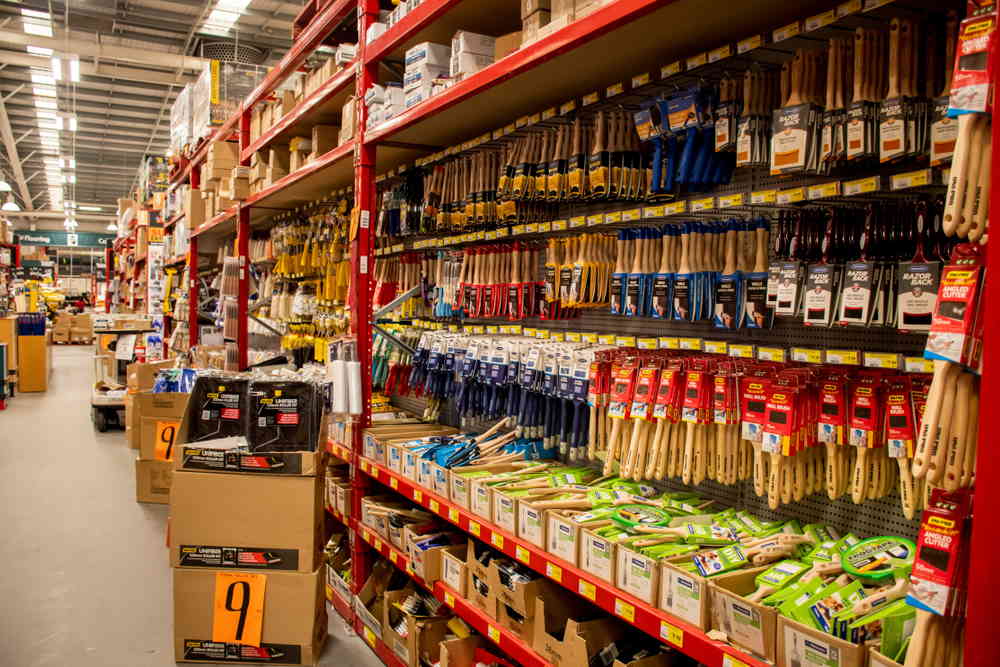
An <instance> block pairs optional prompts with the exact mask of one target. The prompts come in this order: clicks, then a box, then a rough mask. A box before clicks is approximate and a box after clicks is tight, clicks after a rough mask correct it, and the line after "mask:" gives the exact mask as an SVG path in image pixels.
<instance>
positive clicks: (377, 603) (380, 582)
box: [354, 560, 392, 639]
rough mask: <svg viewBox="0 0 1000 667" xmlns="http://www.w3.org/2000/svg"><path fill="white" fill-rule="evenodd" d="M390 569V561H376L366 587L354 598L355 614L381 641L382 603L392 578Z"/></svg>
mask: <svg viewBox="0 0 1000 667" xmlns="http://www.w3.org/2000/svg"><path fill="white" fill-rule="evenodd" d="M390 568H392V565H390V564H389V563H388V561H384V560H379V561H376V562H375V565H374V566H373V567H372V572H371V574H369V575H368V580H367V581H365V585H364V586H362V587H361V590H359V591H358V594H357V595H355V596H354V613H355V614H357V615H358V618H360V619H361V622H362V623H363V624H364V625H365V627H367V628H368V629H369V630H371V631H372V632H373V633H374V634H375V636H376V637H378V638H379V639H382V620H381V619H382V601H383V599H384V597H385V592H386V588H387V587H388V585H389V581H390V579H391V578H392V571H391V569H390Z"/></svg>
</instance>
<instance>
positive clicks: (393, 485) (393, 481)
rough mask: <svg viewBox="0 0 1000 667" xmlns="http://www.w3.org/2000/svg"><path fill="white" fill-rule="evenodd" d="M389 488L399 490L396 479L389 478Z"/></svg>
mask: <svg viewBox="0 0 1000 667" xmlns="http://www.w3.org/2000/svg"><path fill="white" fill-rule="evenodd" d="M389 486H391V487H392V488H393V489H398V488H399V480H398V479H396V478H395V477H390V478H389Z"/></svg>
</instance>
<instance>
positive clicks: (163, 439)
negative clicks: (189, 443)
mask: <svg viewBox="0 0 1000 667" xmlns="http://www.w3.org/2000/svg"><path fill="white" fill-rule="evenodd" d="M178 428H180V422H175V421H164V422H161V421H158V422H156V447H155V449H154V450H153V457H154V458H155V459H156V460H157V461H173V460H174V439H175V438H176V437H177V429H178Z"/></svg>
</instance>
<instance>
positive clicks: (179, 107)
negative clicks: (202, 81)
mask: <svg viewBox="0 0 1000 667" xmlns="http://www.w3.org/2000/svg"><path fill="white" fill-rule="evenodd" d="M193 87H194V86H193V85H192V84H190V83H189V84H187V85H185V86H184V87H183V88H182V89H181V92H179V93H178V94H177V97H176V98H175V99H174V104H173V106H171V107H170V150H171V151H173V154H174V155H175V156H179V155H183V154H184V153H185V152H186V148H187V146H188V142H190V141H191V89H192V88H193Z"/></svg>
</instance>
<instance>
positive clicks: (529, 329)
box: [524, 327, 537, 338]
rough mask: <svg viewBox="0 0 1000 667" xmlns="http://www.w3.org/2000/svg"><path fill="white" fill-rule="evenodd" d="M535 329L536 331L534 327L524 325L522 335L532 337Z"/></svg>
mask: <svg viewBox="0 0 1000 667" xmlns="http://www.w3.org/2000/svg"><path fill="white" fill-rule="evenodd" d="M536 331H537V329H535V328H533V327H525V328H524V335H525V336H527V337H528V338H534V337H535V332H536Z"/></svg>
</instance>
